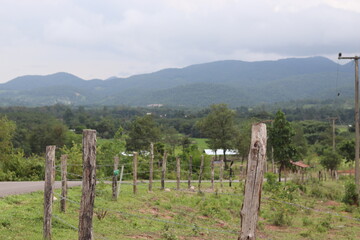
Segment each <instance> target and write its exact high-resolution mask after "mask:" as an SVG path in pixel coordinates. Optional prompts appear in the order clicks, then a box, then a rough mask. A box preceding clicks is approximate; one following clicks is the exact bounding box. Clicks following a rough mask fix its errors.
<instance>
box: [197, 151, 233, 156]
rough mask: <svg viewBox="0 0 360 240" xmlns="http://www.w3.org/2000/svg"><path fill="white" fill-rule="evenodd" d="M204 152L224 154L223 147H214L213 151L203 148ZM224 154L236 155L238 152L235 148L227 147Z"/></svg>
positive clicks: (210, 154) (207, 153) (212, 154)
mask: <svg viewBox="0 0 360 240" xmlns="http://www.w3.org/2000/svg"><path fill="white" fill-rule="evenodd" d="M204 153H205V154H206V155H209V156H215V155H216V156H219V155H224V151H223V149H216V150H215V151H214V150H213V149H204ZM225 154H226V156H234V155H238V154H239V153H238V151H237V150H233V149H227V150H226V152H225Z"/></svg>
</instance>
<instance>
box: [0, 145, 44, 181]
mask: <svg viewBox="0 0 360 240" xmlns="http://www.w3.org/2000/svg"><path fill="white" fill-rule="evenodd" d="M43 179H44V158H42V157H38V156H36V155H34V156H30V157H26V158H25V156H24V152H22V151H21V150H19V151H17V152H13V153H11V154H9V155H8V157H7V160H6V161H5V162H3V164H2V168H1V169H0V181H40V180H43Z"/></svg>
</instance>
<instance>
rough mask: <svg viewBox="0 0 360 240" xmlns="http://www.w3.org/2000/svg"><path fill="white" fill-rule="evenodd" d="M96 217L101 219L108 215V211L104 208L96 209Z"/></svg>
mask: <svg viewBox="0 0 360 240" xmlns="http://www.w3.org/2000/svg"><path fill="white" fill-rule="evenodd" d="M95 214H96V217H97V218H98V219H99V220H100V221H101V220H103V219H104V218H105V217H106V214H107V211H106V210H104V209H101V210H99V211H95Z"/></svg>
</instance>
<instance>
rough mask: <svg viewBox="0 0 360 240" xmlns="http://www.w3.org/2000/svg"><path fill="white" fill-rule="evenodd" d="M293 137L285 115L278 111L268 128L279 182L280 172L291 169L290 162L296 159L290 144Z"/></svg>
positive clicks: (293, 148)
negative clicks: (277, 168) (277, 167)
mask: <svg viewBox="0 0 360 240" xmlns="http://www.w3.org/2000/svg"><path fill="white" fill-rule="evenodd" d="M294 135H295V133H294V130H293V128H292V127H291V125H290V122H288V121H287V120H286V117H285V114H284V113H283V112H282V111H280V110H279V111H278V112H277V113H276V116H275V120H274V122H273V125H272V126H271V127H270V128H269V143H270V144H271V145H272V147H273V149H274V161H275V162H276V163H277V164H278V165H279V182H280V181H281V172H282V171H283V170H284V169H286V168H290V167H291V163H290V161H291V160H294V159H295V158H296V157H297V150H296V148H295V146H294V144H293V143H292V141H293V136H294Z"/></svg>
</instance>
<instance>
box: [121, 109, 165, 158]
mask: <svg viewBox="0 0 360 240" xmlns="http://www.w3.org/2000/svg"><path fill="white" fill-rule="evenodd" d="M128 136H129V137H128V139H127V140H126V150H128V151H141V150H147V151H148V150H149V148H150V143H151V142H154V143H155V142H157V141H158V140H159V139H160V130H159V128H158V127H157V125H156V123H155V121H154V120H153V117H152V116H151V115H146V116H143V117H136V118H135V120H134V121H132V122H131V125H130V130H129V132H128Z"/></svg>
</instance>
